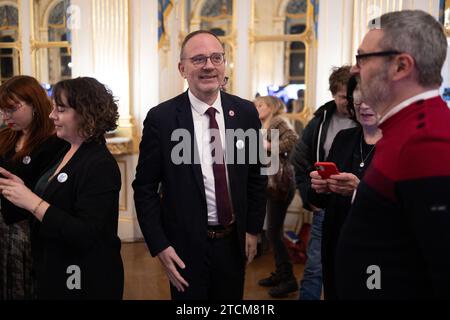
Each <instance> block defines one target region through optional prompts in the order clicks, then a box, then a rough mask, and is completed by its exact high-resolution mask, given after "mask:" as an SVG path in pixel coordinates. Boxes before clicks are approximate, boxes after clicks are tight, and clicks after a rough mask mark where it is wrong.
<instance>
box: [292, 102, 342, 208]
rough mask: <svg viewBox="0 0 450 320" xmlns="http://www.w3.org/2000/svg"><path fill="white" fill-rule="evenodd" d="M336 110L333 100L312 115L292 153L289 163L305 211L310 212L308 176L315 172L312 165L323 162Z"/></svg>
mask: <svg viewBox="0 0 450 320" xmlns="http://www.w3.org/2000/svg"><path fill="white" fill-rule="evenodd" d="M336 108H337V107H336V103H335V102H334V100H331V101H329V102H327V103H326V104H324V105H323V106H321V107H320V108H319V109H318V110H317V111H316V112H315V113H314V118H312V119H311V121H309V122H308V124H307V126H306V128H305V130H303V135H302V137H301V139H299V140H298V142H297V144H296V145H295V148H294V151H293V152H292V156H291V161H292V165H293V166H294V169H295V182H296V185H297V189H298V190H299V192H300V196H301V197H302V200H303V207H304V208H305V209H307V210H311V208H310V205H309V202H308V190H309V188H310V187H311V178H310V177H309V174H310V172H311V171H314V170H315V169H314V163H316V162H317V161H324V160H325V150H324V149H323V145H324V143H325V139H326V137H327V131H328V126H329V125H330V120H331V117H332V116H333V114H334V113H335V112H336Z"/></svg>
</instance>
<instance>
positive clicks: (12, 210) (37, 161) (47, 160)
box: [0, 136, 67, 225]
mask: <svg viewBox="0 0 450 320" xmlns="http://www.w3.org/2000/svg"><path fill="white" fill-rule="evenodd" d="M66 146H67V142H65V141H64V140H61V139H58V138H57V137H56V136H50V137H49V138H48V139H46V140H45V141H44V142H43V143H42V144H41V145H40V146H38V147H37V148H36V149H35V150H34V151H33V152H32V153H31V154H30V155H29V156H28V158H27V159H25V158H26V157H24V158H23V159H19V160H18V161H12V160H11V159H12V157H13V156H14V146H12V148H11V150H10V151H9V152H7V153H6V154H4V155H1V156H0V167H3V168H5V169H6V170H8V171H10V172H11V173H13V174H15V175H16V176H18V177H20V178H21V179H22V180H23V181H24V183H25V185H26V186H27V187H28V188H30V189H33V188H34V185H35V184H36V182H37V180H38V179H39V177H40V176H41V175H42V174H43V173H44V172H45V170H46V169H48V167H49V166H50V165H51V164H52V163H53V162H55V161H56V160H57V159H56V157H57V155H58V154H59V153H60V152H61V150H62V149H63V148H65V147H66ZM27 160H28V161H27ZM0 202H1V206H2V208H1V212H2V215H3V220H4V221H5V223H6V224H8V225H9V224H13V223H16V222H19V221H21V220H25V219H28V218H30V217H31V213H29V212H28V211H27V210H25V209H22V208H19V207H16V206H15V205H14V204H12V203H11V202H9V201H8V200H7V199H5V198H4V197H3V196H2V195H0Z"/></svg>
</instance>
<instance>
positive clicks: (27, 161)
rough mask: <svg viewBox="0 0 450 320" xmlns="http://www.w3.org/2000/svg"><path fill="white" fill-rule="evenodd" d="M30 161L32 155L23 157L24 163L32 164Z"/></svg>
mask: <svg viewBox="0 0 450 320" xmlns="http://www.w3.org/2000/svg"><path fill="white" fill-rule="evenodd" d="M30 162H31V157H30V156H26V157H23V159H22V163H23V164H30Z"/></svg>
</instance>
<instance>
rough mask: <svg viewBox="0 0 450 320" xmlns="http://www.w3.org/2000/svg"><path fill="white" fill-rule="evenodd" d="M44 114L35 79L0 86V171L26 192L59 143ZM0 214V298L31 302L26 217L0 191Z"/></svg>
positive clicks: (44, 104) (47, 102)
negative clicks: (22, 184) (10, 175)
mask: <svg viewBox="0 0 450 320" xmlns="http://www.w3.org/2000/svg"><path fill="white" fill-rule="evenodd" d="M50 111H51V103H50V100H49V98H48V96H47V94H46V92H45V90H44V89H43V88H42V87H41V85H40V84H39V82H38V81H37V80H36V79H34V78H32V77H29V76H15V77H13V78H11V79H9V80H7V81H6V82H4V83H3V84H2V85H1V86H0V117H1V123H2V128H1V129H0V167H2V168H5V169H7V170H8V171H10V172H12V173H14V174H15V175H17V176H18V177H20V179H22V180H23V181H24V182H25V184H26V186H27V187H29V188H33V187H34V185H35V184H36V182H37V179H38V178H39V176H40V175H41V174H42V173H43V172H44V170H45V169H46V168H47V166H48V164H49V163H51V162H52V161H53V159H54V157H55V154H57V153H58V152H59V151H60V150H62V148H64V145H65V143H64V142H63V141H62V140H59V139H58V138H57V137H56V135H55V126H54V125H53V122H52V121H51V120H50V119H49V117H48V116H49V114H50ZM1 177H2V176H1V174H0V178H1ZM0 211H1V215H0V300H23V299H27V300H28V299H33V298H34V297H35V290H34V289H35V286H34V278H33V276H32V258H31V243H30V226H29V214H28V212H26V210H23V209H22V208H20V207H17V206H15V205H14V204H13V203H11V202H10V201H9V200H8V199H6V198H5V197H4V196H3V195H2V194H1V193H0Z"/></svg>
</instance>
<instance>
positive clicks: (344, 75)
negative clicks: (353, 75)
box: [292, 66, 356, 300]
mask: <svg viewBox="0 0 450 320" xmlns="http://www.w3.org/2000/svg"><path fill="white" fill-rule="evenodd" d="M349 79H350V66H342V67H340V68H334V69H333V71H332V73H331V75H330V78H329V84H330V91H331V94H332V95H333V100H331V101H329V102H327V103H326V104H325V105H323V106H322V107H320V108H319V109H318V110H317V111H316V112H315V113H314V118H313V119H311V121H310V122H309V123H308V125H307V126H306V128H305V130H304V131H303V135H302V138H301V139H299V141H298V143H297V145H296V146H295V149H294V152H293V155H292V164H293V165H294V168H295V179H296V184H297V188H298V189H299V191H300V195H301V197H302V200H303V206H304V208H305V209H307V210H310V211H313V213H314V214H313V222H312V229H311V238H310V241H309V244H308V248H307V257H308V258H307V260H306V265H305V272H304V274H303V280H302V281H301V284H300V296H299V298H300V299H304V300H319V299H320V297H321V292H322V264H321V254H320V251H321V241H322V240H321V238H322V221H323V217H324V210H322V209H319V208H317V207H315V206H313V205H311V204H310V203H309V202H308V190H309V188H310V185H311V181H310V176H309V173H310V172H311V171H314V170H315V169H314V163H315V162H317V161H324V160H325V159H326V158H327V157H328V152H329V150H330V148H331V144H332V143H333V140H334V137H335V136H336V134H337V133H338V132H339V131H340V130H343V129H348V128H351V127H354V126H355V125H356V122H355V121H353V120H352V119H350V118H349V116H350V115H349V113H348V109H347V83H348V81H349Z"/></svg>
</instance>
